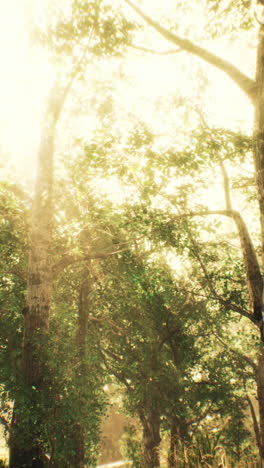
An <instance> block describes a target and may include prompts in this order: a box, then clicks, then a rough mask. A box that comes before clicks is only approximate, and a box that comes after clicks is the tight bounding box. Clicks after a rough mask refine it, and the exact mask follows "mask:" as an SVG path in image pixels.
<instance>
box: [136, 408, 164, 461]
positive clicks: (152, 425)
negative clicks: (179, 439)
mask: <svg viewBox="0 0 264 468" xmlns="http://www.w3.org/2000/svg"><path fill="white" fill-rule="evenodd" d="M140 420H141V423H142V426H143V445H144V468H159V467H160V457H159V444H160V442H161V438H160V415H159V412H158V411H156V410H155V408H151V409H149V410H148V412H147V415H146V416H145V415H143V414H142V412H141V413H140Z"/></svg>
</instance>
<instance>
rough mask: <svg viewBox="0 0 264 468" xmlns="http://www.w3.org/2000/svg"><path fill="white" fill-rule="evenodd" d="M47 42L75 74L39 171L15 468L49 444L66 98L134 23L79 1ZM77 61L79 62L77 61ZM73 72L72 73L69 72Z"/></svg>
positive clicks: (49, 129)
mask: <svg viewBox="0 0 264 468" xmlns="http://www.w3.org/2000/svg"><path fill="white" fill-rule="evenodd" d="M62 18H63V19H61V18H58V21H57V25H56V26H55V28H54V23H53V24H52V26H51V29H50V30H49V31H48V34H47V35H46V36H45V35H44V36H43V37H42V38H41V39H42V41H44V42H45V43H48V45H49V46H51V48H52V50H53V52H54V51H55V53H60V54H62V53H64V62H65V63H66V66H67V65H68V62H69V59H68V57H69V56H70V57H71V60H70V62H71V64H70V67H71V68H72V70H71V71H70V72H66V75H67V77H66V79H64V82H63V83H61V81H60V80H58V81H57V82H56V83H55V85H54V86H53V88H52V90H51V92H50V95H49V96H48V99H47V106H46V111H45V113H44V118H43V122H44V123H43V128H42V135H41V141H40V146H39V151H38V170H37V178H36V183H35V194H34V200H33V205H32V213H31V221H30V228H29V239H30V241H29V261H28V273H27V307H26V309H25V321H24V340H23V384H24V397H23V398H26V401H27V403H26V405H25V402H24V403H23V398H21V399H17V401H16V402H15V406H14V411H13V419H12V428H11V434H10V467H12V468H18V467H20V468H22V467H28V468H29V467H35V466H36V467H37V466H38V467H42V466H44V458H45V454H44V440H43V437H44V435H43V433H42V431H41V425H42V421H43V419H44V418H45V413H44V409H43V405H42V402H43V400H44V393H45V375H46V373H47V372H48V367H49V366H48V362H47V356H46V349H45V348H46V343H47V337H48V334H49V312H50V307H51V300H52V282H53V272H52V267H53V265H52V255H53V252H52V250H53V247H52V244H53V218H54V191H53V185H54V181H53V177H54V151H55V135H56V127H57V123H58V121H59V118H60V115H61V113H62V110H63V107H64V103H65V99H66V97H67V95H68V93H69V91H70V90H71V87H72V84H73V82H74V80H75V78H76V77H77V76H78V74H79V73H80V72H81V71H82V70H83V67H84V66H85V65H86V61H87V58H89V59H90V60H91V56H93V55H103V54H109V53H114V51H115V49H116V47H117V46H118V45H120V44H122V43H124V42H126V35H127V29H129V28H128V26H129V25H128V23H127V22H126V21H124V20H123V19H122V17H121V16H120V15H118V13H115V14H113V13H112V12H111V9H110V10H109V8H108V7H107V6H105V5H103V4H102V3H101V2H90V3H89V4H87V3H86V2H84V1H77V2H76V1H73V2H72V4H71V15H69V16H68V17H67V18H66V19H65V18H64V16H63V15H62ZM76 57H77V59H76ZM66 69H67V68H66Z"/></svg>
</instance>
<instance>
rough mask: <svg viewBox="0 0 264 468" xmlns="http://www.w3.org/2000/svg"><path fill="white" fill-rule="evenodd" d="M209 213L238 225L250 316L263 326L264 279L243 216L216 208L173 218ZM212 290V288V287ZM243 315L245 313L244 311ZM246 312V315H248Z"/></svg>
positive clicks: (236, 212) (254, 321)
mask: <svg viewBox="0 0 264 468" xmlns="http://www.w3.org/2000/svg"><path fill="white" fill-rule="evenodd" d="M209 215H221V216H227V217H229V218H232V219H233V220H234V222H235V224H236V226H237V230H238V234H239V239H240V245H241V250H242V253H243V260H244V266H245V270H246V278H247V285H248V290H249V295H250V299H251V302H252V306H253V314H250V316H249V317H248V318H250V317H251V318H250V320H251V321H252V322H253V323H255V324H257V325H258V326H259V327H261V323H262V289H263V280H262V275H261V271H260V267H259V263H258V259H257V256H256V252H255V249H254V246H253V244H252V241H251V238H250V235H249V232H248V230H247V227H246V224H245V222H244V220H243V218H242V217H241V215H240V213H239V212H238V211H235V210H214V211H204V212H203V211H197V212H191V213H185V214H182V215H178V216H175V217H174V218H173V220H175V221H176V220H177V219H181V218H184V217H186V218H187V217H192V216H209ZM211 291H212V288H211ZM242 315H245V314H244V313H243V314H242ZM248 315H249V314H246V315H245V316H248Z"/></svg>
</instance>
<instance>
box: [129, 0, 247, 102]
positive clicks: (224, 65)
mask: <svg viewBox="0 0 264 468" xmlns="http://www.w3.org/2000/svg"><path fill="white" fill-rule="evenodd" d="M124 1H125V2H126V3H127V4H128V5H130V6H131V8H133V10H135V11H136V12H137V13H138V14H139V15H140V16H141V18H143V19H144V20H145V21H146V22H147V23H148V24H149V25H150V26H152V27H153V28H154V29H155V30H156V31H158V32H159V33H160V34H161V35H162V36H163V37H165V39H167V40H168V41H170V42H172V43H173V44H176V45H177V46H179V47H181V48H182V49H183V50H186V52H189V53H190V54H193V55H196V56H197V57H199V58H201V59H202V60H204V61H205V62H207V63H210V64H211V65H213V66H214V67H216V68H218V69H219V70H222V71H223V72H224V73H225V74H226V75H228V76H229V77H230V78H231V79H232V80H233V81H234V82H235V83H236V84H237V85H238V86H239V87H240V88H241V89H242V91H244V93H245V94H246V95H247V96H248V97H249V98H250V99H252V100H254V99H255V97H256V83H255V81H254V80H252V79H251V78H249V77H248V76H247V75H245V74H244V73H242V72H241V71H240V70H239V69H238V68H236V67H235V66H234V65H233V64H232V63H230V62H227V61H226V60H223V59H222V58H220V57H218V56H217V55H215V54H213V53H212V52H209V51H208V50H207V49H204V48H202V47H199V46H197V45H196V44H194V43H193V42H191V41H190V40H188V39H183V38H181V37H179V36H178V35H176V34H175V33H173V32H171V31H169V30H168V29H166V28H164V27H163V26H161V25H160V24H159V23H158V22H157V21H155V20H154V19H152V18H151V17H150V16H148V15H147V14H146V13H144V12H143V10H141V8H139V7H138V6H137V5H135V4H134V2H132V1H131V0H124Z"/></svg>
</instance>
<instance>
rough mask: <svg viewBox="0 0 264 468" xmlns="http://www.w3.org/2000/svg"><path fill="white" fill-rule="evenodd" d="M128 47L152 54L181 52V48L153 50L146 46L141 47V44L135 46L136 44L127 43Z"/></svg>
mask: <svg viewBox="0 0 264 468" xmlns="http://www.w3.org/2000/svg"><path fill="white" fill-rule="evenodd" d="M129 47H132V48H133V49H136V50H141V51H142V52H146V53H148V54H154V55H171V54H178V53H179V52H182V49H180V48H179V49H169V50H154V49H149V48H148V47H143V46H137V45H136V44H132V43H131V44H129Z"/></svg>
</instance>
